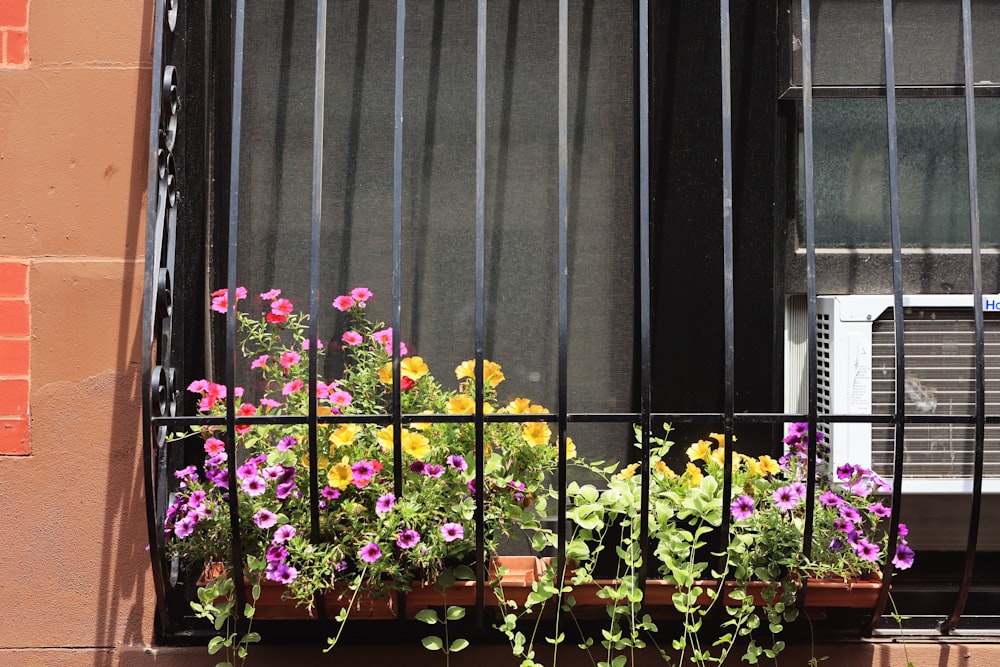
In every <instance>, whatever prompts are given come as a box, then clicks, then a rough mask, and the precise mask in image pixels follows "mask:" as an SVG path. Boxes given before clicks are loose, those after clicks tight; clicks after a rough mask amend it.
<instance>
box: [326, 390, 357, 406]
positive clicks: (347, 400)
mask: <svg viewBox="0 0 1000 667" xmlns="http://www.w3.org/2000/svg"><path fill="white" fill-rule="evenodd" d="M353 400H354V398H353V397H352V396H351V395H350V394H349V393H347V392H346V391H335V392H333V393H332V394H330V401H331V402H332V403H336V404H337V405H350V404H351V401H353Z"/></svg>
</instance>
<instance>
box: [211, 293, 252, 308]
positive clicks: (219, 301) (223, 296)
mask: <svg viewBox="0 0 1000 667" xmlns="http://www.w3.org/2000/svg"><path fill="white" fill-rule="evenodd" d="M245 298H247V288H246V287H237V288H236V300H237V301H239V300H240V299H245ZM212 310H214V311H215V312H217V313H225V312H227V311H228V310H229V290H227V289H218V290H215V291H214V292H212Z"/></svg>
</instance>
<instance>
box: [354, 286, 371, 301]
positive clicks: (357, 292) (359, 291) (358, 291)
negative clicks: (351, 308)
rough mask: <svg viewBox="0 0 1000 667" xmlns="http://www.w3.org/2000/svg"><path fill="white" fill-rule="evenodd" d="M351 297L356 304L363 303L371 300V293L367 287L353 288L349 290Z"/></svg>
mask: <svg viewBox="0 0 1000 667" xmlns="http://www.w3.org/2000/svg"><path fill="white" fill-rule="evenodd" d="M351 296H352V297H354V300H355V301H357V302H358V303H364V302H365V301H367V300H368V299H370V298H372V291H371V290H370V289H368V288H367V287H355V288H354V289H352V290H351Z"/></svg>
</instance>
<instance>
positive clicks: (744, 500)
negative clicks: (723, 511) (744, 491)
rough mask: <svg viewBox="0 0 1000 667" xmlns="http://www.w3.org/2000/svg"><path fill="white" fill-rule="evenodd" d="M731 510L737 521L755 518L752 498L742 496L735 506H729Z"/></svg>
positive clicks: (734, 503) (735, 501)
mask: <svg viewBox="0 0 1000 667" xmlns="http://www.w3.org/2000/svg"><path fill="white" fill-rule="evenodd" d="M729 509H730V511H731V512H732V513H733V518H734V519H736V520H737V521H742V520H743V519H749V518H750V517H751V516H753V509H754V503H753V498H751V497H750V496H740V497H739V498H737V499H736V500H734V501H733V504H732V505H730V506H729Z"/></svg>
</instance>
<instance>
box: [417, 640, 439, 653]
mask: <svg viewBox="0 0 1000 667" xmlns="http://www.w3.org/2000/svg"><path fill="white" fill-rule="evenodd" d="M420 643H421V644H423V645H424V648H425V649H427V650H428V651H440V650H441V649H443V648H444V642H443V641H441V638H440V637H424V638H423V639H421V640H420Z"/></svg>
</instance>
